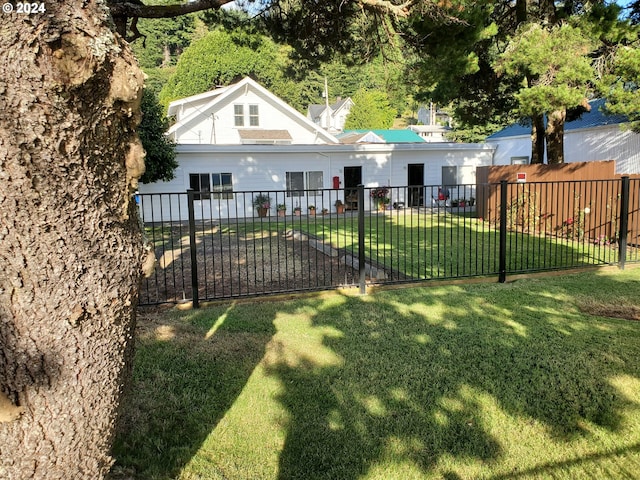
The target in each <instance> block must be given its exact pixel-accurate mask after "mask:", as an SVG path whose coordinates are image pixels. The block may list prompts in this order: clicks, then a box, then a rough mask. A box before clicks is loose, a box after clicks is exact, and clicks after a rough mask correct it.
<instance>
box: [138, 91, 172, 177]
mask: <svg viewBox="0 0 640 480" xmlns="http://www.w3.org/2000/svg"><path fill="white" fill-rule="evenodd" d="M140 109H141V110H142V119H141V121H140V125H139V126H138V135H139V136H140V141H141V142H142V147H143V148H144V150H145V152H146V155H145V158H144V165H145V171H144V174H142V177H140V181H141V182H142V183H153V182H158V181H163V182H167V181H169V180H172V179H173V178H174V171H175V169H176V168H178V162H177V161H176V151H175V143H174V142H172V141H171V140H170V139H169V138H168V137H167V136H166V135H165V134H164V133H165V132H166V131H167V130H168V128H169V122H168V120H167V118H166V117H165V116H164V112H163V109H162V106H161V105H160V104H159V103H158V99H157V97H156V95H155V93H153V91H152V90H150V89H147V88H145V90H144V92H143V94H142V102H141V104H140Z"/></svg>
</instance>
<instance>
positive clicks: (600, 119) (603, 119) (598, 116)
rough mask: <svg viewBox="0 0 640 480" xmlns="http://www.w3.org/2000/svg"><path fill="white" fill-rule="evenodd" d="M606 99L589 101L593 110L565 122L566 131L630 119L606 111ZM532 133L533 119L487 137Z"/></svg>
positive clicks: (613, 123) (505, 136)
mask: <svg viewBox="0 0 640 480" xmlns="http://www.w3.org/2000/svg"><path fill="white" fill-rule="evenodd" d="M604 104H605V99H603V98H598V99H595V100H591V101H589V105H590V106H591V110H590V111H588V112H584V113H583V114H582V115H581V116H580V117H579V118H576V119H575V120H572V121H570V122H566V123H565V124H564V130H565V132H567V131H571V130H580V129H583V128H594V127H603V126H606V125H617V124H620V123H625V122H627V121H628V119H627V117H625V116H624V115H609V114H607V113H606V112H605V111H604ZM530 134H531V119H527V120H526V121H524V122H522V123H514V124H513V125H510V126H508V127H506V128H503V129H502V130H500V131H499V132H496V133H494V134H493V135H490V136H488V137H487V140H493V139H497V138H507V137H518V136H524V135H530Z"/></svg>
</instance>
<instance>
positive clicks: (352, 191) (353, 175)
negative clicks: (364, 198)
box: [344, 167, 362, 210]
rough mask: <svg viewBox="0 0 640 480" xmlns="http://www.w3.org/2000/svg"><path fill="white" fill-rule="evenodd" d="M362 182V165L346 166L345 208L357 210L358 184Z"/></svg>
mask: <svg viewBox="0 0 640 480" xmlns="http://www.w3.org/2000/svg"><path fill="white" fill-rule="evenodd" d="M361 183H362V167H344V204H345V208H347V209H350V210H357V208H358V185H360V184H361Z"/></svg>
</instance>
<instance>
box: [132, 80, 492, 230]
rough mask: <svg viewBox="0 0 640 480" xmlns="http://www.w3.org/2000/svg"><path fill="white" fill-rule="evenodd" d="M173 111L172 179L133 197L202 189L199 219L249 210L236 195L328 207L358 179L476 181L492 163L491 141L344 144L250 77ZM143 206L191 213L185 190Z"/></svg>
mask: <svg viewBox="0 0 640 480" xmlns="http://www.w3.org/2000/svg"><path fill="white" fill-rule="evenodd" d="M252 105H255V106H257V108H252ZM240 107H241V108H240ZM241 112H242V116H241V115H240V113H241ZM252 112H253V113H257V116H258V118H257V119H256V120H252V115H251V114H252ZM170 113H171V114H173V115H175V116H176V123H175V124H174V125H173V126H172V127H171V129H170V130H169V135H171V136H172V137H173V138H174V139H175V140H176V141H177V146H176V153H177V158H176V159H177V161H178V164H179V167H178V168H177V169H176V171H175V178H174V179H173V180H171V181H169V182H157V183H153V184H148V185H144V184H141V185H140V193H141V194H159V193H163V194H167V193H174V194H175V193H182V194H183V193H184V192H186V191H187V189H193V190H197V191H201V192H208V193H207V194H206V195H205V196H203V197H202V198H198V199H196V203H197V205H196V215H197V216H198V217H203V218H211V217H213V218H218V217H226V216H228V215H231V216H244V215H248V216H251V215H253V214H255V209H254V208H253V206H252V200H253V199H252V198H251V197H252V195H251V194H250V193H241V192H252V191H254V192H256V191H263V192H264V191H271V192H273V193H272V196H273V203H272V205H271V213H272V214H274V215H275V208H276V203H285V204H286V205H287V207H288V208H287V210H288V211H289V213H291V212H293V209H294V207H296V206H300V207H301V208H302V209H303V211H306V208H307V206H308V205H311V204H312V205H315V206H316V207H317V208H318V209H322V208H327V209H329V210H333V201H335V199H336V197H337V198H340V199H341V200H343V201H345V200H346V198H347V197H348V196H350V195H352V194H353V192H354V189H355V188H356V187H357V186H358V185H359V184H363V185H365V186H366V187H378V186H383V185H391V186H405V185H412V186H413V185H416V186H417V185H436V186H437V185H440V184H445V185H455V184H470V185H473V184H475V180H476V179H475V169H476V167H478V166H484V165H492V162H493V152H494V147H493V146H490V145H482V144H455V143H427V142H424V141H422V139H420V137H419V136H417V135H415V134H414V133H412V132H410V131H409V130H398V131H387V133H385V134H384V135H382V134H381V135H377V134H375V131H374V132H371V133H374V135H376V136H377V137H379V138H381V139H383V140H384V136H385V135H391V137H388V136H387V140H385V142H384V143H351V144H341V143H339V141H338V139H337V138H336V137H334V136H333V135H331V134H329V133H327V132H325V131H324V130H323V129H322V128H320V127H318V126H317V125H316V124H314V123H313V122H311V121H310V120H309V119H307V118H305V117H304V116H303V115H301V114H299V113H298V112H296V111H295V110H294V109H292V108H291V107H289V106H288V105H287V104H285V103H284V102H282V100H280V99H278V98H277V97H276V96H274V95H273V94H271V93H270V92H268V91H267V90H265V89H264V88H263V87H261V86H260V85H258V84H257V83H255V82H254V81H253V80H250V79H244V80H242V81H241V82H239V83H238V84H235V85H231V86H229V87H226V88H224V89H218V90H214V91H212V92H207V93H205V94H202V95H195V96H193V97H189V98H185V99H182V100H177V101H175V102H172V103H171V106H170ZM240 116H241V118H240ZM214 120H215V122H214ZM214 125H215V130H214ZM285 131H286V132H287V135H285V134H284V132H285ZM398 132H400V134H401V135H402V137H404V138H407V137H406V136H407V135H412V136H413V137H412V138H414V139H417V140H416V142H415V143H413V142H411V143H406V142H404V143H403V142H401V141H399V140H400V139H401V138H400V137H394V135H399V134H398ZM379 133H381V132H379ZM394 138H395V141H394ZM205 140H207V141H205ZM387 142H389V143H387ZM323 189H332V190H331V195H329V193H328V192H329V190H323ZM276 191H278V192H279V193H278V198H276V197H275V195H276V193H275V192H276ZM430 195H431V194H430V193H429V192H428V189H425V188H414V189H409V190H406V191H405V190H401V191H400V192H399V193H396V194H395V195H394V198H392V201H393V202H396V201H398V202H405V205H406V206H418V205H430V202H431V199H430ZM142 208H143V209H144V213H145V219H149V218H154V221H159V220H168V219H169V218H170V217H176V216H179V217H180V218H181V219H183V220H184V219H186V216H187V212H188V209H187V205H186V196H185V195H154V196H152V197H145V196H144V195H143V201H142Z"/></svg>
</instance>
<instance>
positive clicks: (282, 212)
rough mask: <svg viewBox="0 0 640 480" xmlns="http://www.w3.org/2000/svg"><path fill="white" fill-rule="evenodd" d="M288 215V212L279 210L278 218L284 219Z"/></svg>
mask: <svg viewBox="0 0 640 480" xmlns="http://www.w3.org/2000/svg"><path fill="white" fill-rule="evenodd" d="M286 214H287V211H286V210H278V216H279V217H284V216H285V215H286Z"/></svg>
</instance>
